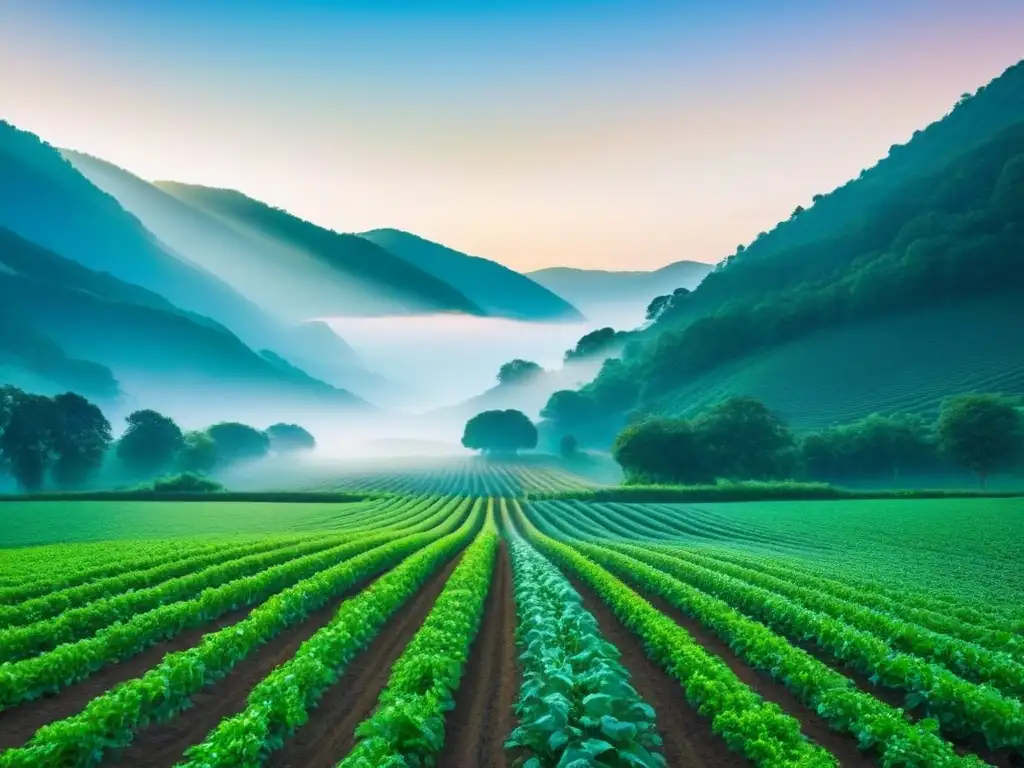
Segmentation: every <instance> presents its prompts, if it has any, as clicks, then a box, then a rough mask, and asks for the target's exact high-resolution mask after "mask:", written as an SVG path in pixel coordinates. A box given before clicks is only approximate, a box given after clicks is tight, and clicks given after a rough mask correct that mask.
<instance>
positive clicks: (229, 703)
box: [104, 582, 368, 768]
mask: <svg viewBox="0 0 1024 768" xmlns="http://www.w3.org/2000/svg"><path fill="white" fill-rule="evenodd" d="M367 583H368V582H367ZM363 586H365V584H361V585H358V586H356V587H354V588H353V589H350V590H349V591H348V592H346V593H345V595H344V596H343V597H341V598H339V599H338V600H336V601H333V602H331V603H329V604H328V605H327V606H325V607H324V608H321V609H320V610H318V611H315V612H314V613H311V614H310V615H309V616H308V617H307V618H306V620H305V621H302V622H299V623H298V624H296V625H294V626H291V627H289V628H288V629H286V630H284V631H283V632H281V633H280V634H278V635H277V636H276V637H274V638H273V639H272V640H270V641H269V642H268V643H266V644H264V645H261V646H260V647H259V648H257V649H256V650H255V651H253V652H252V653H250V654H249V655H248V656H247V657H246V658H244V659H243V660H242V661H241V662H239V663H238V664H237V665H236V666H235V668H234V669H232V670H231V672H230V673H229V674H228V675H227V677H225V678H223V679H221V680H218V681H217V682H216V683H214V684H213V685H212V686H210V687H208V688H204V689H203V690H202V691H200V692H199V693H197V694H195V695H194V696H193V697H192V706H191V707H189V708H188V709H186V710H185V711H184V712H182V713H180V714H179V715H177V716H176V717H174V718H171V719H170V720H168V721H165V722H159V723H153V724H152V725H150V726H148V727H146V728H143V729H142V730H140V731H138V733H136V734H135V739H134V740H133V741H132V743H131V744H130V745H128V746H127V747H126V748H125V749H123V750H120V751H118V752H111V753H110V754H109V756H108V757H107V758H106V759H105V760H104V765H108V764H109V765H125V766H133V768H134V767H135V766H139V767H140V768H143V767H144V768H154V767H155V766H172V765H174V764H175V763H177V762H179V761H180V760H181V756H182V754H183V753H184V752H185V750H186V749H188V748H189V747H190V746H192V745H193V744H197V743H199V742H201V741H202V740H203V739H205V738H206V735H207V734H208V733H209V732H210V731H212V730H213V729H214V728H215V727H216V726H217V724H218V723H219V722H220V721H221V720H222V719H224V718H225V717H231V716H232V715H235V714H237V713H238V712H240V711H242V709H244V708H245V703H246V698H247V697H248V696H249V692H250V691H251V690H252V689H253V688H254V687H255V686H256V684H257V683H258V682H260V681H261V680H262V679H263V678H264V677H266V676H267V675H268V674H269V673H270V671H271V670H273V669H274V668H275V667H277V666H278V665H280V664H283V663H284V662H285V661H287V660H288V659H290V658H291V657H292V656H294V655H295V651H296V650H298V648H299V646H300V645H302V643H303V642H305V641H306V640H307V639H308V638H310V637H311V636H312V635H313V634H314V633H315V632H316V631H317V630H318V629H320V628H321V627H323V626H325V625H326V624H327V623H328V622H330V620H331V619H332V618H334V614H335V613H336V612H337V610H338V606H339V605H340V604H341V603H342V602H343V601H344V600H345V599H347V598H348V597H350V596H352V595H353V594H355V593H356V592H358V591H359V589H361V588H362V587H363Z"/></svg>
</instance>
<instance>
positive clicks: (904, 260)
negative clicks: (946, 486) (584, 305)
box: [581, 64, 1024, 437]
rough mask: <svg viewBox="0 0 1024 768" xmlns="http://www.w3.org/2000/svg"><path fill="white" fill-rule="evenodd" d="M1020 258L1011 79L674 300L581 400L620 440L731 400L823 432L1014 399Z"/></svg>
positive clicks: (1023, 145)
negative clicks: (631, 420)
mask: <svg viewBox="0 0 1024 768" xmlns="http://www.w3.org/2000/svg"><path fill="white" fill-rule="evenodd" d="M1022 258H1024V65H1021V64H1019V65H1017V66H1015V67H1012V68H1010V69H1009V70H1007V72H1006V73H1004V74H1003V75H1002V76H1001V77H1000V78H997V79H996V80H995V81H993V83H991V84H990V85H988V86H986V87H984V88H982V89H979V91H978V92H977V93H976V94H974V95H972V96H969V97H966V98H964V99H962V100H961V101H960V102H959V103H958V104H957V106H956V107H955V108H954V109H953V110H952V111H951V112H950V114H948V115H947V116H946V117H944V118H943V119H942V120H940V121H938V122H936V123H934V124H932V125H931V126H929V127H928V128H927V129H925V130H924V131H919V132H917V133H916V134H915V136H914V138H912V139H911V140H910V142H909V143H908V144H907V145H905V146H896V145H894V147H893V148H892V149H891V150H890V153H889V157H888V158H886V159H885V160H882V161H881V162H879V163H878V165H876V166H875V167H874V168H872V169H870V170H866V171H864V172H862V173H861V174H860V176H859V177H858V178H857V179H855V180H853V181H850V182H848V183H847V184H844V185H843V186H842V187H840V188H839V189H837V190H835V191H834V192H832V193H830V194H828V195H823V196H818V197H816V199H815V201H814V204H813V206H812V207H810V208H808V209H806V210H804V209H802V208H799V207H798V208H796V209H795V210H794V213H793V215H792V216H791V217H790V218H789V219H788V220H787V221H784V222H780V223H779V225H778V226H777V227H776V228H775V229H774V230H772V231H771V232H769V233H762V234H761V235H759V236H758V237H757V238H756V239H755V241H754V242H753V243H752V244H750V245H749V246H748V247H747V248H745V249H744V248H741V249H739V250H738V252H737V253H736V254H734V255H733V256H731V257H729V258H727V259H726V260H724V261H723V262H722V263H720V264H719V265H718V266H716V268H715V269H714V270H713V271H712V272H711V273H710V274H708V275H707V276H706V277H705V279H704V280H703V281H702V282H701V284H700V285H699V286H698V287H697V288H696V289H695V290H694V291H693V292H692V293H690V294H685V295H680V296H677V297H674V298H673V299H672V300H671V301H670V303H669V304H668V306H667V307H666V308H665V309H664V311H663V312H662V313H661V314H660V315H659V317H658V319H657V321H656V322H655V323H653V325H652V326H651V327H649V328H647V329H646V330H644V331H643V332H642V333H640V334H638V336H637V337H636V338H635V339H634V342H633V343H632V344H631V345H630V347H629V348H628V349H627V352H626V354H625V355H624V357H623V360H622V362H621V364H616V365H614V366H608V367H606V368H605V369H604V370H602V372H601V374H600V375H599V376H598V377H597V379H596V380H595V381H594V382H592V383H590V384H588V385H587V386H585V387H584V388H583V389H582V390H581V391H582V392H583V393H584V394H585V395H587V396H589V397H590V399H591V400H592V401H593V402H594V403H595V408H598V409H599V410H601V411H602V412H603V413H604V415H605V417H606V418H607V419H608V422H609V425H610V426H612V425H616V424H618V425H621V423H622V422H623V421H624V419H625V418H627V417H628V414H630V413H632V414H634V415H637V414H658V413H694V412H696V411H697V410H699V409H700V408H702V407H704V406H706V405H709V404H711V403H713V402H714V401H715V400H716V399H720V398H721V397H725V396H727V395H731V394H752V395H755V396H763V397H764V398H765V399H766V401H767V402H769V403H770V404H774V405H775V406H776V407H778V408H779V409H780V410H782V411H783V412H784V413H786V414H787V415H789V416H790V417H791V418H793V419H795V420H796V421H797V422H799V423H802V424H806V425H820V424H823V423H831V422H833V421H835V420H838V419H841V418H845V417H846V416H847V415H849V416H851V417H854V418H855V417H856V416H858V415H863V413H864V412H865V409H866V410H867V412H870V411H871V410H875V409H882V410H888V409H895V408H904V407H908V408H909V407H910V406H911V405H914V407H915V408H918V407H920V408H922V409H934V407H935V406H936V404H937V402H938V401H939V400H941V399H942V398H943V397H946V396H949V395H953V394H958V393H960V392H963V391H964V389H965V388H967V389H973V388H976V387H978V386H984V387H992V388H995V389H1004V390H1007V391H1009V392H1011V393H1019V392H1020V389H1019V388H1020V387H1022V386H1024V382H1022V381H1021V380H1020V378H1019V377H1018V375H1017V366H1018V365H1019V364H1020V359H1021V353H1020V343H1019V341H1014V339H1019V338H1020V337H1021V331H1022V330H1024V328H1022V327H1021V318H1022V313H1021V312H1020V310H1019V307H1020V305H1021V302H1022V301H1024V261H1022ZM915 318H916V319H915ZM921 318H928V320H923V319H921ZM929 323H930V325H929ZM972 339H973V340H974V341H973V342H972V341H971V340H972ZM894 345H895V346H894ZM972 350H984V353H983V354H984V360H981V359H979V358H978V357H977V355H975V354H974V353H973V352H972ZM933 358H941V359H933ZM908 366H909V368H908ZM915 368H916V369H917V371H918V373H917V374H916V375H915V374H914V373H913V369H915ZM890 369H891V370H892V374H891V375H889V373H888V372H889V371H890ZM982 371H984V372H985V373H984V375H983V376H981V377H980V378H979V376H980V374H981V372H982ZM887 377H888V378H887ZM982 379H984V381H982ZM809 382H821V383H820V384H818V385H812V384H809ZM887 382H888V383H887ZM897 389H898V392H896V390H897ZM858 402H861V403H863V407H862V408H858V407H857V406H856V404H857V403H858ZM609 437H610V434H609Z"/></svg>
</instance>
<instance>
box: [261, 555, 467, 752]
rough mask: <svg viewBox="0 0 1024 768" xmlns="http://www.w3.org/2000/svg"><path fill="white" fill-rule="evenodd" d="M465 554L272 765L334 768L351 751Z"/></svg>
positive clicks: (332, 692) (353, 669)
mask: <svg viewBox="0 0 1024 768" xmlns="http://www.w3.org/2000/svg"><path fill="white" fill-rule="evenodd" d="M461 559H462V556H461V553H460V554H459V555H456V556H455V557H453V558H452V559H451V560H450V561H448V562H447V563H446V564H445V565H444V566H442V567H441V568H439V569H438V570H437V572H436V573H435V574H434V575H433V576H431V577H430V579H429V580H428V581H427V583H426V584H424V585H423V587H422V588H421V589H419V590H418V591H417V592H416V594H415V595H413V596H412V597H411V598H409V601H408V602H406V604H405V605H403V606H402V607H401V608H400V609H399V610H398V613H397V614H396V615H395V616H393V617H392V618H391V620H390V621H388V622H387V623H386V624H385V625H384V627H383V628H382V629H381V631H380V633H379V634H378V635H377V637H376V638H374V640H373V642H371V643H370V646H369V647H368V648H367V649H365V650H364V651H363V652H362V653H360V654H359V655H358V656H356V658H355V659H353V660H352V663H351V664H349V666H348V669H346V670H345V673H344V674H343V675H342V676H341V677H340V678H339V679H338V681H337V682H336V683H335V684H334V685H332V686H331V687H330V688H328V689H327V691H325V692H324V695H323V698H321V699H320V701H319V702H317V705H316V708H315V709H313V710H312V711H311V712H310V713H309V721H308V722H307V723H306V724H305V725H304V726H302V727H301V728H300V729H299V730H297V731H296V732H295V733H294V734H293V735H292V737H291V738H289V739H288V740H287V741H286V742H285V744H284V747H282V748H281V749H280V750H278V751H277V752H274V753H273V754H272V755H271V756H270V759H269V761H268V762H267V765H269V766H271V768H333V766H336V765H337V764H338V762H339V761H340V760H341V759H342V758H343V757H345V755H347V754H348V753H349V752H350V751H352V748H353V747H354V746H355V743H356V740H355V729H356V727H357V726H358V725H359V724H360V723H361V722H362V721H363V720H365V719H366V718H368V717H369V716H370V715H371V714H373V710H374V709H375V708H376V706H377V698H378V697H379V696H380V692H381V691H382V690H383V689H384V687H385V686H386V685H387V682H388V677H390V675H391V667H392V665H393V664H394V663H395V662H396V661H397V660H398V657H399V656H401V655H402V652H403V651H404V650H405V647H406V646H407V645H408V644H409V641H410V640H412V638H413V636H414V635H415V634H416V632H417V631H418V630H419V628H420V627H421V626H423V622H424V620H425V619H426V618H427V614H429V613H430V610H431V609H432V608H433V607H434V602H435V601H436V600H437V597H438V595H440V594H441V590H443V589H444V585H445V583H446V582H447V581H448V577H449V576H451V573H452V571H454V570H455V567H456V566H457V565H458V563H459V561H460V560H461ZM257 682H258V681H257ZM250 687H251V686H250Z"/></svg>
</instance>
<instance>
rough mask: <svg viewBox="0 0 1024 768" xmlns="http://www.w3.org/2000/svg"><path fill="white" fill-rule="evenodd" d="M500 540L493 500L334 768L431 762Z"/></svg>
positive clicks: (476, 624)
mask: <svg viewBox="0 0 1024 768" xmlns="http://www.w3.org/2000/svg"><path fill="white" fill-rule="evenodd" d="M498 543H499V540H498V534H497V530H496V528H495V525H494V509H493V501H491V502H489V504H488V510H487V522H486V524H485V526H484V529H483V530H482V531H481V532H480V534H479V535H478V536H477V538H476V540H475V541H474V542H473V543H472V544H471V545H470V546H469V548H468V549H467V550H466V553H465V555H463V557H462V560H461V561H460V562H459V565H458V566H457V567H456V568H455V570H454V571H453V572H452V575H451V576H450V577H449V578H448V581H447V583H446V584H445V586H444V589H443V590H442V591H441V594H440V595H439V596H438V598H437V601H436V602H435V604H434V607H433V608H432V609H431V611H430V613H429V614H428V615H427V618H426V620H425V621H424V622H423V626H422V627H420V629H419V630H418V631H417V632H416V635H415V636H414V637H413V639H412V640H411V641H410V642H409V645H408V646H407V647H406V648H405V650H404V651H403V652H402V655H401V656H400V657H399V659H398V661H396V662H395V664H394V666H393V667H392V668H391V675H390V677H389V679H388V683H387V686H386V687H385V688H384V690H383V691H382V692H381V695H380V698H379V700H378V703H377V708H376V710H375V711H374V713H373V715H371V716H370V717H369V718H368V719H367V720H365V721H364V722H363V723H362V724H360V726H359V727H358V728H357V729H356V736H357V739H358V740H357V743H356V746H355V747H354V748H353V750H352V751H351V752H350V753H349V754H348V755H347V756H346V757H345V758H344V759H343V760H342V761H341V762H340V763H339V768H376V767H377V766H384V765H430V764H432V763H434V762H436V756H437V754H438V753H439V752H440V751H441V748H442V747H443V746H444V726H445V713H446V712H448V711H449V710H450V709H452V707H453V706H454V705H455V695H454V694H455V691H456V689H457V688H458V686H459V681H460V680H461V678H462V673H463V670H464V668H465V665H466V661H467V659H468V658H469V649H470V645H471V644H472V642H473V638H474V637H476V634H477V631H478V630H479V628H480V621H481V618H482V616H483V612H484V602H485V600H486V598H487V592H488V590H489V587H490V584H491V576H492V574H493V572H494V560H495V554H496V553H497V550H498Z"/></svg>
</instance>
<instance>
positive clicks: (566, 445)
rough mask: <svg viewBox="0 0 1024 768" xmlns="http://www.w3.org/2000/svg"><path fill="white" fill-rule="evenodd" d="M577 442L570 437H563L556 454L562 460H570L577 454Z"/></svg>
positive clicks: (578, 445)
mask: <svg viewBox="0 0 1024 768" xmlns="http://www.w3.org/2000/svg"><path fill="white" fill-rule="evenodd" d="M579 447H580V444H579V441H578V440H577V439H576V438H575V437H573V436H572V435H563V436H562V439H561V440H559V442H558V452H559V453H560V454H562V457H563V458H566V459H571V458H572V457H573V456H575V455H576V454H577V453H578V452H579Z"/></svg>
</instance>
